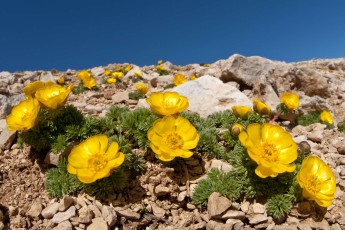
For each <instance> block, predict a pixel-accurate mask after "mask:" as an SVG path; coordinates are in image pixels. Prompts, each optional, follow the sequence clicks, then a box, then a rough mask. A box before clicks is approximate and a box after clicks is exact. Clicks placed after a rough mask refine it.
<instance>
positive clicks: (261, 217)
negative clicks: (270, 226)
mask: <svg viewBox="0 0 345 230" xmlns="http://www.w3.org/2000/svg"><path fill="white" fill-rule="evenodd" d="M267 220H268V218H267V216H265V215H263V214H255V215H254V216H253V217H251V218H249V224H251V225H257V224H260V223H263V222H266V221H267Z"/></svg>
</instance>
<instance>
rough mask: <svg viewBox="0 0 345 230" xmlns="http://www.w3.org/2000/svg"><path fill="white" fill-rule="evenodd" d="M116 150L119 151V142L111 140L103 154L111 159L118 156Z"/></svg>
mask: <svg viewBox="0 0 345 230" xmlns="http://www.w3.org/2000/svg"><path fill="white" fill-rule="evenodd" d="M118 151H119V144H118V143H117V142H115V141H113V142H111V144H110V146H109V147H108V150H107V152H106V153H105V156H106V158H107V159H108V160H112V159H114V158H116V157H118V155H119V154H118Z"/></svg>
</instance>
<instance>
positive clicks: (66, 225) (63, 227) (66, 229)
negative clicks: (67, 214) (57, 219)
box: [53, 220, 73, 230]
mask: <svg viewBox="0 0 345 230" xmlns="http://www.w3.org/2000/svg"><path fill="white" fill-rule="evenodd" d="M72 229H73V226H72V224H71V222H69V221H68V220H65V221H62V222H61V223H60V224H58V225H57V226H56V227H55V228H53V230H72Z"/></svg>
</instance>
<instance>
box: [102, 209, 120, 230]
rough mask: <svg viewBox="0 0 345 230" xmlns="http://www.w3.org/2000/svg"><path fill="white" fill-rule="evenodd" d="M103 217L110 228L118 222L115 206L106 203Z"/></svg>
mask: <svg viewBox="0 0 345 230" xmlns="http://www.w3.org/2000/svg"><path fill="white" fill-rule="evenodd" d="M102 217H103V219H104V220H105V221H106V222H107V224H108V226H109V227H110V228H111V227H113V226H114V225H115V224H116V220H117V219H116V218H117V216H116V212H115V209H114V208H113V207H111V206H106V205H104V206H103V207H102Z"/></svg>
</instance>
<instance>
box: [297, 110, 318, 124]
mask: <svg viewBox="0 0 345 230" xmlns="http://www.w3.org/2000/svg"><path fill="white" fill-rule="evenodd" d="M320 113H321V112H312V113H310V114H304V115H301V116H299V117H298V118H297V124H299V125H303V126H307V125H311V124H314V123H318V122H321V120H320Z"/></svg>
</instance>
